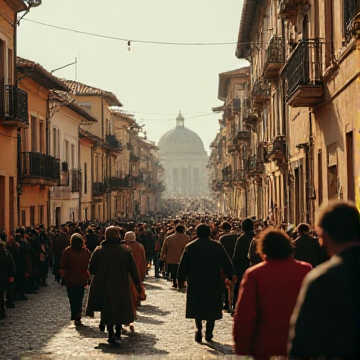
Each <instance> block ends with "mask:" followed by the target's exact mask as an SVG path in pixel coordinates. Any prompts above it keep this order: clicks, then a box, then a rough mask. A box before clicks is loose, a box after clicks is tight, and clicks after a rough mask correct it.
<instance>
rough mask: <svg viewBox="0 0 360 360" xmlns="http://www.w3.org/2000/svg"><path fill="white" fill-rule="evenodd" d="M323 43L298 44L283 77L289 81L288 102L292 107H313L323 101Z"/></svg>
mask: <svg viewBox="0 0 360 360" xmlns="http://www.w3.org/2000/svg"><path fill="white" fill-rule="evenodd" d="M323 45H324V44H323V43H320V42H319V41H318V40H310V41H303V42H300V43H299V44H298V46H297V47H296V49H295V50H294V52H293V53H292V54H291V55H290V58H289V59H288V61H287V63H286V64H285V66H284V68H283V70H282V74H281V76H282V77H284V78H285V79H286V81H287V92H286V102H287V104H288V105H289V106H291V107H311V106H314V105H316V104H318V103H320V102H321V101H322V98H323V94H324V89H323V84H322V58H323Z"/></svg>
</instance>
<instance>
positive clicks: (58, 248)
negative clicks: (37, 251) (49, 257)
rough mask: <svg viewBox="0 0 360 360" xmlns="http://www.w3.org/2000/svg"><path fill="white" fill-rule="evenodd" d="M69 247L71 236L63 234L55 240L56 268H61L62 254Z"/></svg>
mask: <svg viewBox="0 0 360 360" xmlns="http://www.w3.org/2000/svg"><path fill="white" fill-rule="evenodd" d="M69 245H70V239H69V235H67V234H65V233H61V234H60V235H59V236H58V237H57V238H56V239H55V240H54V244H53V252H54V267H56V268H57V269H58V268H60V263H61V257H62V254H63V252H64V250H65V249H66V248H67V247H68V246H69Z"/></svg>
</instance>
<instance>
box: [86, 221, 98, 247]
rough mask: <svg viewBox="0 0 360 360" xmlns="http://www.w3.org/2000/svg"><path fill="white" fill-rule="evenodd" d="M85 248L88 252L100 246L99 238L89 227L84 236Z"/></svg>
mask: <svg viewBox="0 0 360 360" xmlns="http://www.w3.org/2000/svg"><path fill="white" fill-rule="evenodd" d="M85 240H86V247H87V249H88V250H89V251H90V252H94V250H95V249H96V248H97V247H98V246H99V245H100V240H99V237H98V236H97V235H96V234H95V233H94V230H93V229H92V228H91V227H88V229H87V234H86V235H85Z"/></svg>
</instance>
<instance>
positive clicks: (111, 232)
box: [105, 226, 120, 239]
mask: <svg viewBox="0 0 360 360" xmlns="http://www.w3.org/2000/svg"><path fill="white" fill-rule="evenodd" d="M119 237H120V235H119V228H118V227H117V226H109V227H107V228H106V230H105V238H106V239H118V238H119Z"/></svg>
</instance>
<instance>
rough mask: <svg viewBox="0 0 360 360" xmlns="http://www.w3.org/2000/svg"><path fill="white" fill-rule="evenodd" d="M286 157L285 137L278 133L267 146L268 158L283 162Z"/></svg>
mask: <svg viewBox="0 0 360 360" xmlns="http://www.w3.org/2000/svg"><path fill="white" fill-rule="evenodd" d="M285 157H286V139H285V136H284V135H278V136H276V138H275V139H274V140H273V142H272V145H271V146H270V147H269V159H270V160H274V161H278V162H283V161H284V160H285Z"/></svg>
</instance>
